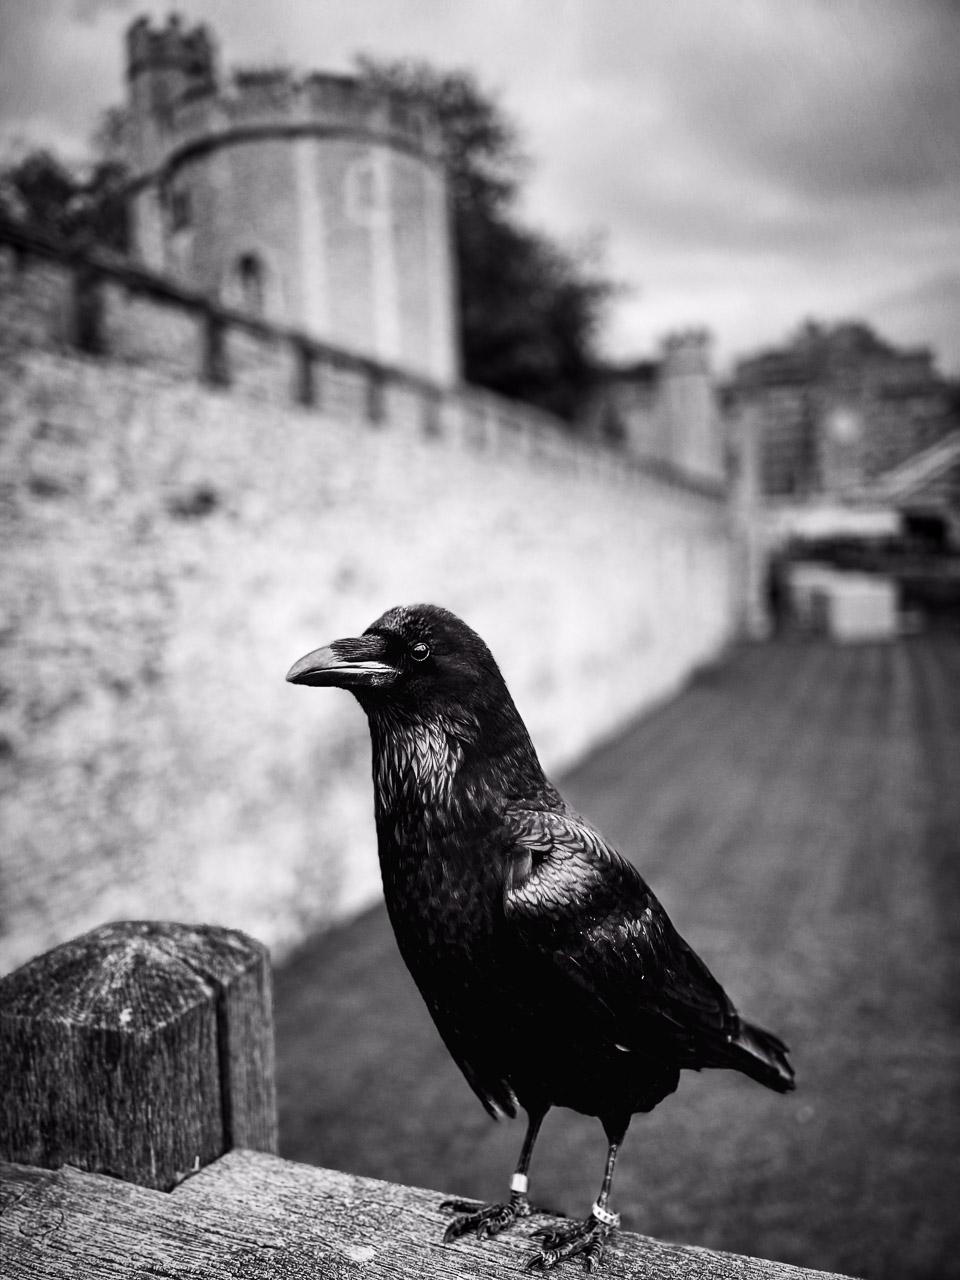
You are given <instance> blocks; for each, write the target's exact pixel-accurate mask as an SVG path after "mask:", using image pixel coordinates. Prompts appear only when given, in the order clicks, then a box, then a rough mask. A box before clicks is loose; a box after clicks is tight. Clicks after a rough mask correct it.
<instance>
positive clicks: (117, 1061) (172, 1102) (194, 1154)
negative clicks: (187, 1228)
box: [0, 922, 276, 1188]
mask: <svg viewBox="0 0 960 1280" xmlns="http://www.w3.org/2000/svg"><path fill="white" fill-rule="evenodd" d="M0 1060H2V1061H3V1063H4V1069H3V1072H2V1075H0V1155H2V1156H3V1157H4V1158H6V1159H10V1160H18V1161H22V1162H24V1163H29V1164H31V1165H37V1166H44V1167H49V1168H54V1167H57V1166H58V1165H61V1164H72V1165H75V1166H77V1167H78V1168H81V1169H87V1170H91V1171H95V1172H103V1173H111V1174H113V1175H115V1176H116V1177H119V1178H124V1179H126V1180H127V1181H131V1182H137V1183H141V1184H142V1185H144V1186H150V1187H158V1188H169V1187H172V1186H174V1185H175V1184H176V1183H177V1182H178V1181H180V1180H181V1179H182V1178H183V1177H184V1176H186V1174H187V1173H188V1172H190V1171H191V1170H193V1169H196V1168H198V1167H201V1166H203V1165H204V1164H207V1163H209V1162H210V1161H211V1160H215V1159H216V1158H217V1157H218V1156H220V1155H222V1154H223V1152H224V1151H226V1150H228V1149H229V1148H230V1147H231V1146H233V1145H234V1144H235V1143H237V1142H243V1143H244V1144H245V1145H247V1146H251V1147H256V1148H258V1149H261V1150H268V1151H269V1150H276V1105H275V1098H274V1081H273V1025H272V1017H271V991H270V968H269V958H268V955H267V952H266V949H265V948H264V947H263V946H262V945H261V944H260V943H258V942H255V941H254V940H253V939H252V938H249V937H247V936H246V935H245V934H242V933H239V932H237V931H236V930H230V929H221V928H214V927H211V926H188V925H179V924H161V923H155V922H126V923H121V924H111V925H104V926H103V927H101V928H99V929H95V930H93V931H92V932H91V933H87V934H84V935H83V936H82V937H80V938H76V939H74V940H73V941H71V942H68V943H65V944H64V945H63V946H61V947H57V948H55V949H54V950H53V951H49V952H47V953H46V954H44V955H42V956H38V957H37V958H36V959H35V960H32V961H30V962H29V963H28V964H26V965H24V966H23V967H22V968H21V969H18V970H17V971H16V972H14V973H12V974H9V975H8V976H7V977H5V978H3V979H0Z"/></svg>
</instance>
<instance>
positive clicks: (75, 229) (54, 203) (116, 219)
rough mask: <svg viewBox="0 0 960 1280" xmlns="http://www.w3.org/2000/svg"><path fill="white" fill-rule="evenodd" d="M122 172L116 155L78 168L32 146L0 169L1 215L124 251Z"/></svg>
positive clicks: (95, 245)
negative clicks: (81, 168)
mask: <svg viewBox="0 0 960 1280" xmlns="http://www.w3.org/2000/svg"><path fill="white" fill-rule="evenodd" d="M125 176H126V171H125V169H124V166H123V165H122V164H121V163H120V162H119V161H117V160H112V159H105V160H100V161H98V162H96V163H95V164H94V165H93V166H92V167H91V168H90V169H89V170H87V171H84V172H81V171H79V170H77V169H74V168H72V167H70V166H68V165H66V164H65V163H64V162H63V161H61V160H59V159H57V157H56V156H54V155H53V154H51V152H49V151H45V150H37V151H30V152H28V153H27V154H26V155H24V156H23V157H21V158H20V159H19V160H16V161H14V162H13V163H10V164H8V165H6V166H4V167H3V168H2V169H0V215H2V216H4V217H6V218H10V219H12V220H13V221H16V222H19V223H22V224H24V225H26V226H28V227H30V228H31V229H33V230H35V231H40V232H43V233H44V234H46V235H50V236H54V237H56V238H57V239H60V240H66V241H68V242H69V243H70V244H74V245H77V246H80V247H84V248H101V249H108V250H110V251H112V252H114V253H123V254H125V253H126V252H127V251H128V249H129V243H130V225H129V219H128V216H127V208H126V202H125V200H124V195H123V187H124V180H125Z"/></svg>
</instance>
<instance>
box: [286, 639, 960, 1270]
mask: <svg viewBox="0 0 960 1280" xmlns="http://www.w3.org/2000/svg"><path fill="white" fill-rule="evenodd" d="M562 783H563V789H564V791H565V793H566V794H567V796H568V797H569V798H570V799H571V801H572V802H573V803H575V804H576V805H577V806H578V807H579V808H580V810H581V811H582V812H583V813H584V814H586V815H587V816H588V817H590V818H591V819H592V820H594V821H595V822H596V823H597V825H598V826H599V827H600V828H601V830H603V832H604V833H605V834H606V835H607V837H608V838H609V839H610V840H612V841H614V842H615V843H617V844H618V846H619V847H620V848H621V849H622V850H623V852H624V853H626V854H627V855H628V856H630V857H632V858H633V859H634V860H635V861H636V863H637V865H638V866H639V867H640V868H641V870H642V871H643V873H644V875H645V876H646V878H647V879H648V880H649V881H650V883H651V884H652V885H653V887H654V889H655V890H656V892H657V894H658V896H659V897H660V898H661V900H662V901H663V903H664V905H665V906H666V907H667V910H668V911H669V912H670V914H671V916H672V917H673V919H674V922H675V923H676V924H677V926H678V927H679V929H680V930H681V932H682V933H683V934H684V935H685V936H686V937H687V938H688V940H689V941H690V942H691V943H692V944H693V945H694V946H695V947H696V949H697V950H698V951H699V952H700V954H701V955H702V956H703V957H704V959H705V960H706V961H707V963H708V964H709V965H710V967H711V968H712V969H713V971H714V973H715V974H716V975H717V976H718V977H719V978H720V980H721V981H722V982H723V984H724V986H725V987H726V988H727V990H728V991H729V992H730V994H731V996H732V997H733V999H734V1001H735V1002H736V1003H737V1005H738V1007H739V1008H740V1009H741V1010H742V1011H743V1012H744V1013H746V1014H748V1015H749V1016H750V1017H751V1018H753V1019H754V1020H756V1021H759V1022H760V1023H761V1024H765V1025H767V1026H769V1027H770V1028H771V1029H773V1030H776V1031H778V1032H779V1033H780V1034H782V1035H783V1036H784V1037H785V1038H786V1039H787V1040H788V1042H789V1043H790V1044H791V1046H792V1048H793V1050H794V1054H793V1057H794V1061H795V1064H796V1067H797V1073H798V1079H799V1084H800V1087H799V1089H798V1091H797V1093H796V1094H794V1095H792V1096H790V1097H787V1098H782V1097H779V1096H776V1095H774V1094H772V1093H769V1092H768V1091H766V1090H763V1089H761V1088H759V1087H758V1086H756V1085H755V1084H753V1083H752V1082H751V1081H749V1080H746V1079H745V1078H742V1077H739V1076H735V1075H733V1074H731V1073H727V1072H708V1073H705V1074H704V1075H702V1076H697V1075H694V1074H692V1073H686V1074H685V1076H684V1079H683V1081H682V1082H681V1086H680V1089H679V1091H678V1093H677V1094H675V1095H674V1096H673V1097H672V1098H669V1099H667V1101H665V1102H664V1103H663V1104H662V1105H661V1106H660V1108H658V1110H657V1111H656V1112H654V1113H653V1115H652V1116H649V1117H642V1116H641V1117H637V1118H636V1119H635V1120H634V1123H633V1126H632V1128H631V1130H630V1134H629V1136H628V1138H627V1142H626V1144H625V1148H624V1154H623V1155H622V1157H621V1160H620V1162H619V1165H618V1169H617V1180H616V1184H615V1188H614V1202H615V1207H617V1208H618V1209H619V1210H620V1211H621V1213H622V1216H623V1220H624V1225H625V1226H628V1227H630V1228H632V1229H634V1230H638V1231H643V1232H646V1233H648V1234H651V1235H656V1236H660V1237H663V1238H665V1239H672V1240H679V1241H682V1242H684V1243H687V1244H702V1245H707V1246H710V1247H712V1248H719V1249H729V1250H734V1251H736V1252H739V1253H752V1254H757V1255H760V1256H765V1257H771V1258H778V1259H782V1260H784V1261H789V1262H795V1263H801V1264H805V1265H807V1266H810V1267H822V1268H824V1269H826V1270H832V1271H843V1272H847V1273H851V1274H857V1275H864V1276H868V1277H870V1278H871V1280H880V1278H881V1277H890V1280H893V1278H894V1277H897V1280H921V1278H923V1280H926V1278H929V1280H933V1277H949V1276H960V1212H958V1211H957V1208H956V1206H957V1204H960V1108H958V1094H960V1089H958V1085H960V1016H958V1013H960V1010H958V1005H960V644H958V643H957V641H956V638H951V637H949V636H946V635H943V636H937V635H930V636H926V637H917V638H915V639H910V640H908V641H902V642H900V643H898V644H895V645H890V646H862V647H861V646H851V647H848V648H840V647H834V646H832V645H830V644H829V643H827V642H782V643H777V644H771V645H765V646H752V647H745V648H743V649H741V650H739V651H737V652H736V653H735V654H734V655H733V657H732V659H731V661H730V662H729V663H727V664H724V665H723V666H720V667H717V668H715V669H711V670H709V671H707V672H704V673H703V674H702V675H701V677H700V678H699V679H698V681H697V682H696V683H695V684H694V685H693V686H692V687H691V688H690V689H688V690H687V691H686V692H685V693H684V694H682V695H681V696H680V697H678V698H676V699H674V700H673V701H672V702H670V703H669V704H667V705H665V706H663V707H661V708H660V709H658V710H657V711H655V712H653V713H652V714H650V715H648V716H646V717H645V718H644V719H643V720H641V721H640V722H638V723H637V724H636V725H635V726H633V727H632V728H631V729H630V730H629V731H628V732H626V733H625V734H623V735H622V736H621V737H619V738H618V739H617V740H616V741H613V742H610V743H609V744H608V745H607V746H605V747H604V748H602V749H601V750H599V751H597V752H595V753H594V754H593V755H592V756H591V757H590V758H589V759H587V760H586V761H584V763H583V764H582V765H581V766H580V767H579V768H577V769H575V770H573V771H572V772H571V773H570V774H568V775H567V777H565V778H564V779H563V780H562ZM276 1014H277V1037H278V1056H279V1065H278V1070H279V1087H280V1118H281V1147H282V1153H283V1154H284V1155H286V1156H288V1157H290V1158H293V1159H298V1160H307V1161H311V1162H314V1163H317V1164H326V1165H330V1166H333V1167H336V1168H340V1169H345V1170H349V1171H351V1172H356V1173H362V1174H370V1175H373V1176H376V1177H381V1178H388V1179H392V1180H394V1181H400V1182H410V1183H416V1184H419V1185H424V1186H430V1187H436V1188H439V1189H442V1190H444V1191H448V1192H452V1193H456V1194H460V1195H465V1196H478V1197H482V1198H485V1199H491V1198H499V1197H502V1196H503V1194H504V1193H505V1191H506V1187H507V1181H508V1179H509V1175H510V1172H511V1170H512V1168H513V1163H514V1160H515V1157H516V1154H517V1151H518V1149H519V1144H520V1141H521V1138H522V1136H523V1135H522V1127H521V1125H520V1124H494V1123H493V1122H492V1121H490V1120H489V1119H488V1118H487V1116H486V1115H485V1113H484V1112H483V1111H482V1109H481V1108H480V1105H479V1103H477V1102H476V1100H475V1099H474V1097H473V1095H472V1094H471V1093H470V1091H469V1089H468V1087H467V1085H466V1084H465V1082H464V1081H463V1079H462V1078H461V1076H460V1074H459V1072H458V1071H457V1070H456V1068H455V1067H454V1066H453V1064H452V1063H451V1061H450V1059H449V1058H448V1056H447V1054H446V1051H445V1049H444V1048H443V1046H442V1044H441V1042H440V1040H439V1037H438V1036H437V1035H436V1032H435V1031H434V1029H433V1026H432V1024H431V1023H430V1020H429V1018H428V1016H427V1014H426V1012H425V1010H424V1009H423V1007H422V1005H421V1003H420V998H419V996H418V994H417V992H416V990H415V988H414V987H413V983H412V982H411V980H410V979H409V977H408V976H407V974H406V971H405V970H404V969H403V966H402V963H401V962H400V960H399V957H398V955H397V952H396V948H395V945H394V942H393V938H392V935H391V932H390V928H389V924H388V922H387V920H386V916H385V913H384V912H383V910H382V909H381V908H378V909H376V910H373V911H371V912H368V913H367V914H366V915H364V916H363V917H361V918H360V919H359V920H356V921H354V922H353V923H351V924H349V925H347V926H345V927H342V928H340V929H337V930H335V931H334V932H332V933H330V934H327V935H326V936H324V937H321V938H318V939H317V940H315V941H313V942H311V943H310V944H309V945H307V946H306V947H304V948H303V949H302V950H301V951H300V952H298V954H297V955H296V956H294V957H293V958H292V959H291V960H290V962H289V963H288V964H286V965H285V966H284V967H282V968H281V969H280V970H279V971H278V973H277V975H276ZM604 1153H605V1146H604V1140H603V1134H602V1130H601V1129H600V1126H599V1124H598V1123H597V1122H596V1121H592V1120H588V1119H586V1118H585V1117H582V1116H577V1115H574V1114H573V1113H570V1112H564V1111H555V1112H553V1113H551V1115H550V1117H549V1118H548V1120H547V1122H546V1124H545V1126H544V1132H543V1135H542V1137H541V1140H540V1143H539V1145H538V1148H537V1152H536V1155H535V1157H534V1164H533V1169H532V1182H533V1189H534V1197H535V1199H537V1200H539V1202H540V1203H542V1204H547V1205H550V1206H552V1207H555V1208H558V1209H562V1210H564V1211H567V1212H570V1213H572V1214H578V1215H582V1214H583V1213H584V1212H585V1211H586V1210H587V1208H588V1207H589V1204H590V1202H591V1200H592V1199H593V1197H594V1195H595V1193H596V1190H597V1187H598V1185H599V1178H600V1174H601V1172H602V1166H603V1159H604Z"/></svg>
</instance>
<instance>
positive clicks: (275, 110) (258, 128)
mask: <svg viewBox="0 0 960 1280" xmlns="http://www.w3.org/2000/svg"><path fill="white" fill-rule="evenodd" d="M127 77H128V81H129V84H130V114H131V131H130V153H131V154H130V161H131V167H132V169H133V172H134V178H135V180H140V181H142V180H144V179H145V178H147V177H149V176H150V175H151V174H153V173H155V172H157V171H158V170H163V169H165V168H167V167H169V166H171V165H172V164H175V163H176V161H177V159H178V158H180V157H181V156H182V155H184V154H187V153H190V152H192V151H195V150H196V149H197V148H200V147H202V148H205V149H206V148H210V147H213V146H216V145H217V144H218V143H225V142H228V141H230V140H231V139H233V138H235V137H237V136H238V135H241V136H244V137H249V136H250V135H251V134H254V135H262V136H264V137H270V136H272V135H276V136H291V135H296V134H315V135H318V136H324V135H326V136H331V135H355V136H357V137H362V138H364V139H366V140H368V141H369V140H375V141H382V142H383V143H385V144H387V145H389V146H392V147H399V148H401V149H403V150H406V151H412V152H415V153H416V154H418V155H420V156H423V157H424V158H426V159H429V160H439V159H440V158H441V156H442V151H443V145H442V143H443V139H442V134H441V132H440V129H439V126H438V124H437V121H436V120H435V118H434V117H433V116H432V114H431V112H430V111H429V109H428V108H426V107H421V106H417V105H415V104H411V103H410V102H408V101H406V100H404V99H402V98H400V97H399V96H398V95H394V94H390V93H387V92H385V91H383V90H381V89H374V88H373V87H372V86H371V85H370V84H369V83H368V82H367V81H365V80H364V79H363V78H362V77H358V76H349V75H338V74H334V73H326V72H325V73H319V72H314V73H311V74H309V75H306V76H297V75H296V74H295V73H294V72H292V71H290V70H289V69H287V68H282V67H281V68H273V67H267V68H248V69H239V70H237V71H235V72H234V73H233V74H232V76H231V77H230V78H229V80H228V81H227V82H226V83H225V84H223V85H221V83H220V80H219V77H218V74H217V67H216V51H215V47H214V43H213V40H212V38H211V36H210V34H209V32H208V30H207V28H206V27H204V26H197V27H195V28H193V29H189V30H188V29H186V28H184V27H183V26H182V25H181V23H180V21H179V20H178V19H177V17H176V16H175V15H174V16H172V17H171V18H170V19H169V20H168V22H167V25H166V26H165V27H160V28H154V27H152V26H151V24H150V22H149V20H148V19H147V18H139V19H137V21H136V22H134V23H133V24H132V26H131V27H130V28H129V30H128V32H127Z"/></svg>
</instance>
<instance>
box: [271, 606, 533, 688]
mask: <svg viewBox="0 0 960 1280" xmlns="http://www.w3.org/2000/svg"><path fill="white" fill-rule="evenodd" d="M287 679H288V680H289V681H290V682H291V683H292V684H312V685H336V686H338V687H339V688H342V689H349V690H350V692H351V693H353V694H354V695H355V696H356V697H357V699H358V700H359V701H360V703H361V704H362V705H363V706H364V707H365V708H366V709H368V710H372V709H375V708H377V707H381V706H383V707H388V706H389V707H394V708H397V709H400V708H403V707H409V708H411V709H414V708H415V709H417V710H418V711H420V712H424V711H427V710H429V709H431V708H434V707H445V708H451V709H452V708H454V707H458V708H461V709H462V710H464V711H467V712H471V711H475V710H478V709H479V708H480V707H482V706H483V705H484V704H487V703H489V702H491V701H494V702H499V701H500V700H502V699H503V698H504V697H506V698H507V699H508V700H509V696H510V695H509V694H508V693H507V690H506V685H505V684H504V682H503V677H502V676H501V674H500V671H499V668H498V667H497V664H496V662H494V660H493V655H492V654H491V653H490V650H489V649H488V648H487V646H486V645H485V644H484V643H483V641H482V640H481V639H480V637H479V636H478V635H477V633H476V632H475V631H473V630H471V628H470V627H468V626H467V624H466V623H465V622H462V621H461V620H460V618H458V617H457V616H456V615H455V614H452V613H450V612H449V611H448V610H447V609H441V608H440V607H439V606H438V605H432V604H415V605H402V606H398V607H397V608H395V609H388V610H387V612H386V613H385V614H383V615H382V616H381V617H380V618H378V619H377V620H376V622H374V623H371V625H370V626H369V627H367V629H366V631H364V633H363V635H360V636H356V637H353V638H350V639H345V640H334V642H333V643H332V644H329V645H327V646H325V647H324V648H323V649H315V650H314V651H313V652H312V653H308V654H306V655H305V656H304V657H302V658H301V659H300V660H299V661H298V662H295V663H294V664H293V666H292V667H291V668H290V670H289V671H288V672H287Z"/></svg>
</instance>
